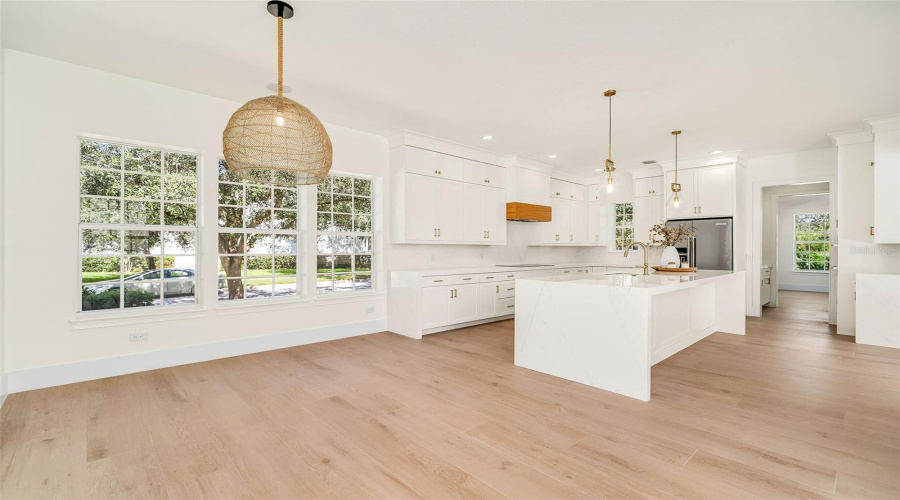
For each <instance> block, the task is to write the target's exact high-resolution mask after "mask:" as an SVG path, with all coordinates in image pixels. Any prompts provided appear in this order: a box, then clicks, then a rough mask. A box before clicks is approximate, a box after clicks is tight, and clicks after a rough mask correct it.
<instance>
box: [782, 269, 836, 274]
mask: <svg viewBox="0 0 900 500" xmlns="http://www.w3.org/2000/svg"><path fill="white" fill-rule="evenodd" d="M829 272H830V271H818V270H816V271H812V270H810V271H803V270H799V269H794V270H792V271H791V274H828V273H829Z"/></svg>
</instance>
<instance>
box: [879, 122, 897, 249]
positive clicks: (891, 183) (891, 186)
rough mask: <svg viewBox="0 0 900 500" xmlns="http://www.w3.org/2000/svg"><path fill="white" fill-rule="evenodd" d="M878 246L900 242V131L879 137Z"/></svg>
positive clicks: (888, 132)
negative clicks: (879, 244)
mask: <svg viewBox="0 0 900 500" xmlns="http://www.w3.org/2000/svg"><path fill="white" fill-rule="evenodd" d="M874 176H875V196H874V198H875V199H874V200H873V201H874V204H875V219H874V222H875V238H874V239H875V243H900V196H898V193H900V131H897V130H888V131H883V132H877V133H876V134H875V172H874Z"/></svg>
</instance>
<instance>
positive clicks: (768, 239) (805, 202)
mask: <svg viewBox="0 0 900 500" xmlns="http://www.w3.org/2000/svg"><path fill="white" fill-rule="evenodd" d="M762 194H763V238H762V269H761V273H760V275H761V290H760V303H761V304H762V306H763V307H762V314H763V316H766V315H771V314H774V313H776V312H777V313H778V316H789V317H792V318H794V317H796V318H797V319H801V318H802V319H806V320H811V321H821V322H824V323H832V324H833V323H835V321H834V319H835V315H834V311H835V310H836V307H835V304H834V300H831V297H830V291H831V290H832V288H833V287H834V276H833V275H834V274H835V273H834V272H833V268H834V266H835V265H836V264H835V262H834V261H833V259H834V254H835V253H836V252H833V251H832V250H833V248H834V245H835V244H836V242H835V241H834V240H833V235H835V234H836V231H832V226H833V220H832V217H831V208H830V207H831V201H832V200H831V195H830V183H829V182H827V181H826V182H805V183H802V184H789V185H782V186H769V187H766V188H764V189H763V193H762Z"/></svg>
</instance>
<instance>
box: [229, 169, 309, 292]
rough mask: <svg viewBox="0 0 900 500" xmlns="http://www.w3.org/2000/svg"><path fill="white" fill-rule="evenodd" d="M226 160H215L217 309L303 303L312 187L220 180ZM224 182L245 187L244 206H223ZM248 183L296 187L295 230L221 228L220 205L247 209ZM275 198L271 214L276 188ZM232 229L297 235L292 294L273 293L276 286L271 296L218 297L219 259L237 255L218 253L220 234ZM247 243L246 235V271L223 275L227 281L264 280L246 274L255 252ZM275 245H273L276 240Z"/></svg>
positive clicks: (273, 277)
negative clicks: (238, 274) (239, 275)
mask: <svg viewBox="0 0 900 500" xmlns="http://www.w3.org/2000/svg"><path fill="white" fill-rule="evenodd" d="M224 162H225V158H224V157H222V156H219V157H218V158H217V160H216V180H215V184H216V190H215V193H216V197H215V204H216V221H215V238H216V250H215V255H216V257H215V260H216V266H215V269H216V301H215V303H216V307H217V308H224V309H227V308H245V307H265V306H271V305H273V304H283V303H295V302H303V301H307V300H308V293H307V292H306V290H305V286H304V283H305V279H306V272H305V269H306V264H305V259H306V255H307V253H308V252H307V250H306V241H307V238H306V234H305V229H306V226H307V223H306V218H307V216H308V213H307V212H308V207H307V206H306V200H307V197H308V194H307V193H308V188H309V187H310V186H293V187H290V186H280V185H275V184H261V183H258V182H253V181H247V180H244V179H241V181H240V182H239V183H236V182H234V181H228V180H221V179H220V178H219V167H220V165H222V164H223V163H224ZM226 168H227V164H226ZM223 182H224V183H226V184H236V185H240V186H242V189H243V190H242V194H243V195H244V199H243V205H230V204H224V205H223V204H221V203H219V186H220V184H221V183H223ZM248 185H249V186H254V185H262V186H268V187H269V189H295V190H296V223H295V224H296V227H295V229H293V230H284V229H280V230H279V229H274V228H269V229H264V228H247V227H241V228H229V227H221V226H219V222H218V221H219V208H221V207H222V206H225V207H235V206H240V207H241V208H242V209H246V208H247V200H246V188H247V186H248ZM272 201H273V206H272V207H269V210H270V211H271V213H272V214H273V215H274V212H275V210H276V208H275V207H274V191H273V192H272ZM287 211H290V210H287ZM244 220H245V219H244V216H243V215H242V226H246V222H243V221H244ZM229 232H241V233H244V234H251V233H265V234H270V235H273V236H274V235H276V234H288V233H293V235H294V236H295V238H296V243H295V244H296V252H295V253H294V254H293V256H294V257H295V259H296V262H295V268H294V278H295V287H296V288H295V293H293V294H290V295H275V294H274V289H273V294H272V295H269V296H266V297H255V298H247V297H246V296H244V297H243V298H240V299H219V298H218V290H219V279H220V278H219V275H218V274H219V266H220V265H221V260H220V258H221V257H222V256H223V255H225V256H227V255H238V254H220V253H219V246H218V242H219V235H220V234H221V233H229ZM246 245H247V241H246V238H245V239H244V251H243V253H242V254H240V255H242V256H243V257H244V262H243V270H244V272H243V273H242V275H241V277H240V278H229V277H228V276H227V275H226V276H225V277H224V278H221V279H225V280H229V279H240V280H242V281H250V280H253V279H263V278H262V277H259V278H252V277H250V276H249V275H248V274H246V271H248V270H249V269H248V268H247V266H248V265H249V258H250V257H251V256H253V255H254V254H251V253H250V252H249V247H247V246H246ZM273 247H274V240H273ZM259 255H272V256H273V258H274V257H279V256H291V255H292V254H276V253H274V248H273V252H272V253H271V254H259ZM276 269H277V268H276V267H275V264H274V261H273V267H272V272H273V274H272V275H271V277H272V281H273V285H274V284H275V283H274V282H275V280H276V279H277V278H278V275H277V272H276ZM245 286H246V284H245Z"/></svg>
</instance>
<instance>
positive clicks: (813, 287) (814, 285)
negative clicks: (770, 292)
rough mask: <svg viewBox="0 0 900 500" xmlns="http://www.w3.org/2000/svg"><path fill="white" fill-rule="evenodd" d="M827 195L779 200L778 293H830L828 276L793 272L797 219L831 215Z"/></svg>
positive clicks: (795, 196) (790, 197)
mask: <svg viewBox="0 0 900 500" xmlns="http://www.w3.org/2000/svg"><path fill="white" fill-rule="evenodd" d="M828 211H829V205H828V193H827V192H826V193H825V194H818V195H793V196H779V197H778V223H777V225H778V230H777V234H778V245H777V247H778V249H777V266H776V270H777V273H778V280H777V285H778V289H779V290H803V291H809V292H827V291H828V281H829V275H828V273H827V272H825V273H813V272H798V271H794V266H793V263H794V215H795V214H807V213H822V212H828Z"/></svg>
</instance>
